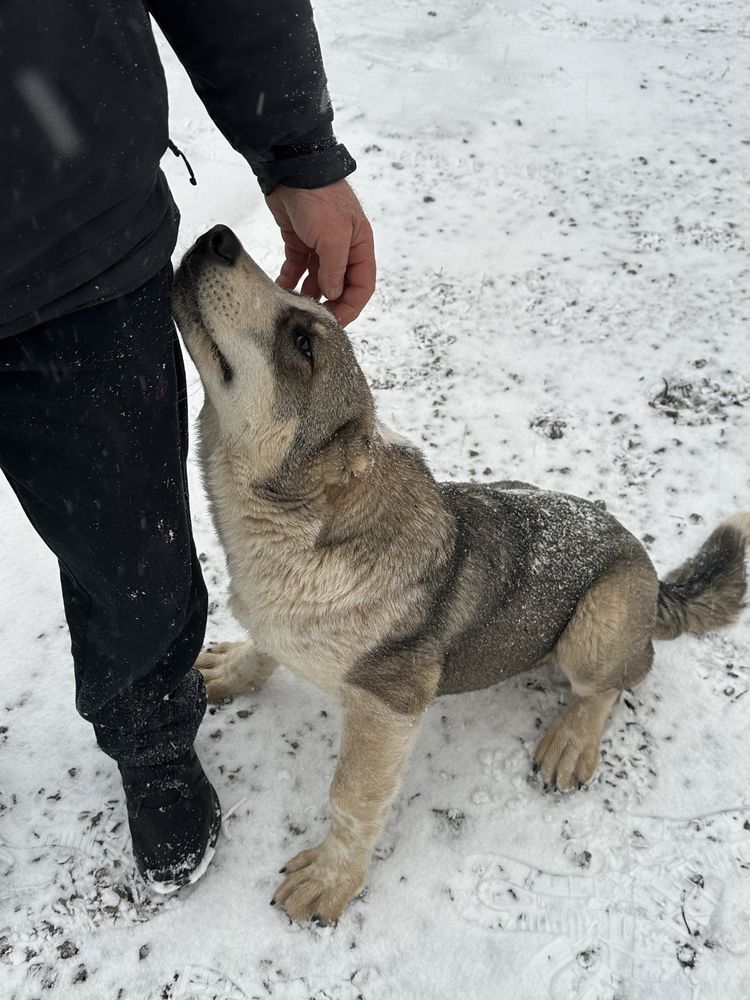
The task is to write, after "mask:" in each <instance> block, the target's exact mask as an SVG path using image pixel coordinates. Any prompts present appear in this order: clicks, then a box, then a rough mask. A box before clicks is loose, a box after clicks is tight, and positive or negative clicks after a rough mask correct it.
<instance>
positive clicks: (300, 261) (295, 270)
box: [276, 246, 310, 291]
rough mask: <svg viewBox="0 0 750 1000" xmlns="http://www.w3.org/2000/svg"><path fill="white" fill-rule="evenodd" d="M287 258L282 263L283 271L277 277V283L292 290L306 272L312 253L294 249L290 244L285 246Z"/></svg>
mask: <svg viewBox="0 0 750 1000" xmlns="http://www.w3.org/2000/svg"><path fill="white" fill-rule="evenodd" d="M284 253H285V258H284V263H283V264H282V265H281V272H280V273H279V276H278V278H277V279H276V284H277V285H281V287H282V288H286V289H288V290H289V291H292V290H293V289H295V288H296V287H297V282H298V281H299V279H300V278H301V277H302V275H303V274H304V273H305V271H306V270H307V268H308V266H309V262H310V254H309V252H308V253H303V252H302V251H300V250H293V249H292V248H291V247H290V246H286V247H285V248H284Z"/></svg>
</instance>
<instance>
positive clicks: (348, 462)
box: [314, 420, 373, 486]
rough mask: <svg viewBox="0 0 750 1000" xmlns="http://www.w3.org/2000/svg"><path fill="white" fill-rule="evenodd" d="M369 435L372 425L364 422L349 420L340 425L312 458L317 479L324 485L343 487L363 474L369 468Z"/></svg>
mask: <svg viewBox="0 0 750 1000" xmlns="http://www.w3.org/2000/svg"><path fill="white" fill-rule="evenodd" d="M372 438H373V435H372V428H371V427H368V426H366V424H365V423H364V421H360V420H350V421H348V423H346V424H344V426H343V427H340V428H339V429H338V430H337V431H336V433H335V434H334V435H333V437H332V438H331V440H330V442H329V443H328V444H327V445H326V447H325V448H323V450H322V451H321V452H320V453H319V455H318V456H317V458H316V460H315V463H314V465H315V468H316V471H317V473H318V475H319V476H320V478H321V480H322V481H323V482H324V483H325V484H326V485H327V486H346V485H347V484H348V483H349V481H350V480H351V479H353V478H360V477H361V476H366V475H367V473H368V472H369V471H370V469H371V468H372Z"/></svg>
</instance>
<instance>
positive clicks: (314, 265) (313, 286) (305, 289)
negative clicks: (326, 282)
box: [300, 254, 323, 302]
mask: <svg viewBox="0 0 750 1000" xmlns="http://www.w3.org/2000/svg"><path fill="white" fill-rule="evenodd" d="M318 267H319V261H318V258H317V257H316V256H315V254H313V255H312V256H311V257H310V262H309V273H308V275H307V277H306V278H305V280H304V281H303V282H302V288H300V292H301V293H302V294H303V295H308V296H309V297H310V298H311V299H315V301H316V302H317V301H318V300H319V299H320V297H321V295H322V294H323V293H322V292H321V290H320V277H319V272H318Z"/></svg>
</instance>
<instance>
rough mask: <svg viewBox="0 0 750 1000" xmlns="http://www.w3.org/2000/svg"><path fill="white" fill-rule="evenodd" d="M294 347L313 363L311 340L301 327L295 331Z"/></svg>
mask: <svg viewBox="0 0 750 1000" xmlns="http://www.w3.org/2000/svg"><path fill="white" fill-rule="evenodd" d="M294 346H295V347H296V348H297V350H298V351H299V352H300V354H303V355H304V356H305V357H306V358H307V360H308V361H312V359H313V355H312V345H311V343H310V338H309V337H308V336H307V334H306V333H305V331H304V330H301V329H300V328H299V327H298V328H297V329H296V330H295V331H294Z"/></svg>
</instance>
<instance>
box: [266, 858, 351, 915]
mask: <svg viewBox="0 0 750 1000" xmlns="http://www.w3.org/2000/svg"><path fill="white" fill-rule="evenodd" d="M282 871H283V872H285V873H286V878H285V879H284V881H283V882H282V883H281V885H280V886H279V888H278V889H277V890H276V895H275V896H274V898H273V900H272V902H273V903H278V904H279V905H280V906H281V907H282V908H283V909H284V910H285V912H286V913H287V914H288V916H290V917H291V918H292V920H315V921H317V922H318V923H320V924H335V923H336V922H337V920H338V919H339V917H340V916H341V914H342V912H343V910H344V907H345V906H346V904H347V903H348V902H349V900H351V899H353V898H354V897H355V896H356V895H357V894H358V893H360V892H361V891H362V889H364V887H365V880H366V878H367V863H366V862H364V861H362V860H361V859H359V858H356V859H354V858H352V857H351V856H350V855H348V854H346V853H344V852H343V851H342V848H341V845H334V844H331V843H330V841H328V840H324V841H323V843H322V844H319V845H318V847H313V848H310V849H309V850H307V851H302V852H301V853H300V854H297V855H296V856H295V857H293V858H292V860H291V861H289V862H288V863H287V865H286V867H285V868H282Z"/></svg>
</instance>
